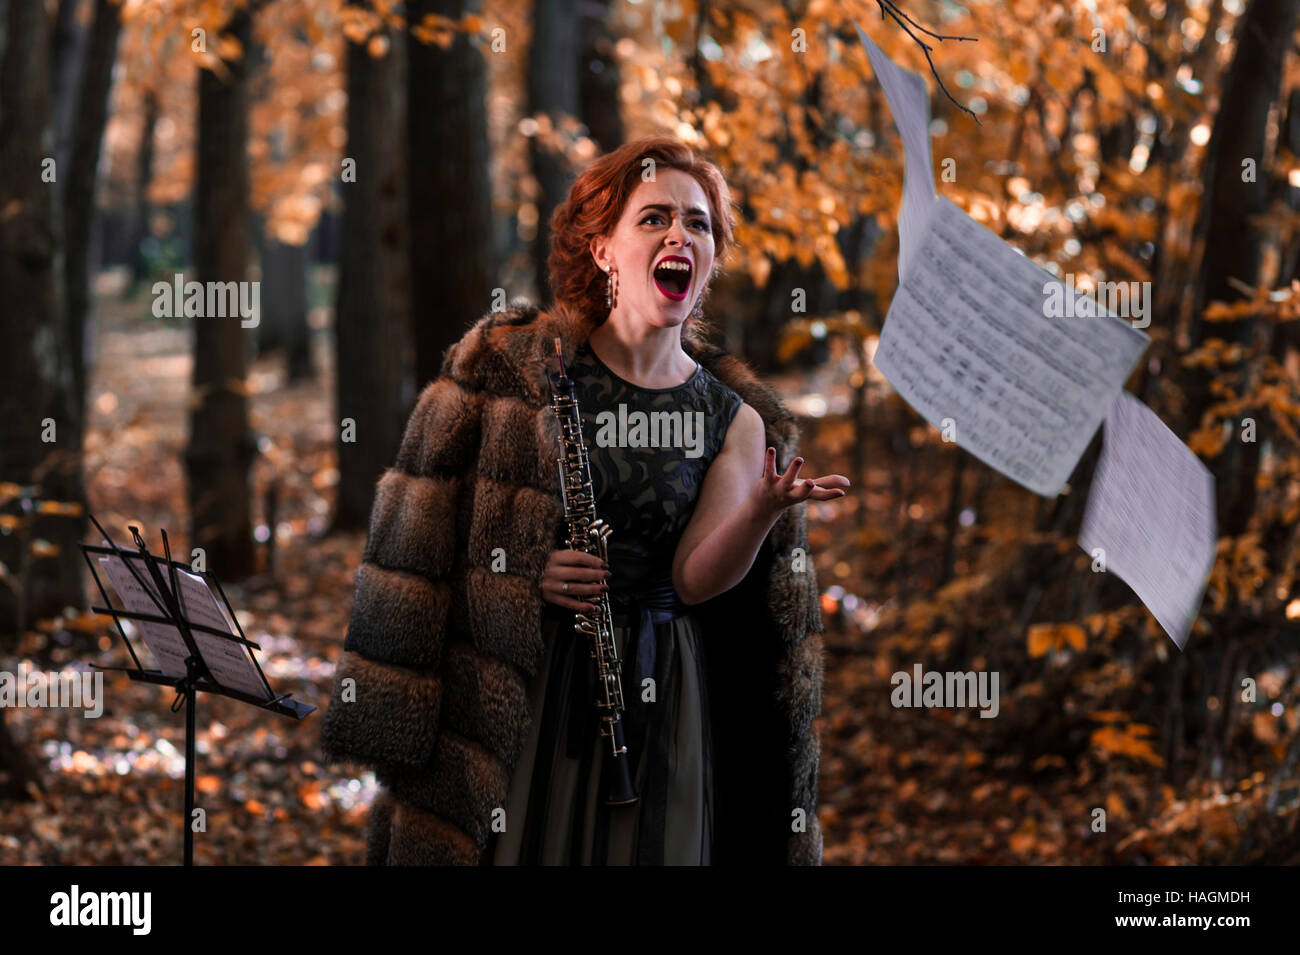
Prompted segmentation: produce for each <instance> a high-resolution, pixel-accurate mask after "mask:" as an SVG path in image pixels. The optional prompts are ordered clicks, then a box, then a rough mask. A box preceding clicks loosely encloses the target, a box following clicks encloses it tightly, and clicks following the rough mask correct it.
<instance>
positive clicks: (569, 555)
mask: <svg viewBox="0 0 1300 955" xmlns="http://www.w3.org/2000/svg"><path fill="white" fill-rule="evenodd" d="M608 579H609V565H608V564H606V563H605V562H604V561H602V560H601V559H600V558H599V557H597V556H596V555H595V554H584V553H583V552H582V551H580V550H553V551H551V557H550V559H549V560H548V561H547V562H546V570H545V571H543V572H542V599H544V600H546V601H547V602H548V603H553V604H555V605H556V606H557V607H564V608H566V609H568V610H584V611H585V610H595V609H596V605H595V604H591V603H588V602H587V601H585V600H583V599H581V598H583V597H586V596H591V595H595V594H599V593H601V592H603V591H606V590H609V584H607V583H606V581H607V580H608Z"/></svg>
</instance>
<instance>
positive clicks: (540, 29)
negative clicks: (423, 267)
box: [528, 0, 579, 301]
mask: <svg viewBox="0 0 1300 955" xmlns="http://www.w3.org/2000/svg"><path fill="white" fill-rule="evenodd" d="M578 33H579V31H578V15H577V0H537V2H536V4H535V5H534V7H533V45H532V47H531V49H530V50H529V54H528V112H529V113H530V114H531V115H533V116H538V115H545V116H547V117H548V118H549V119H550V122H551V126H552V127H556V128H558V127H559V125H560V122H561V121H562V120H563V119H564V117H566V116H576V115H577V113H578V56H579V52H578V51H579V42H578V41H579V36H578ZM542 138H543V137H541V136H533V137H531V138H530V139H529V140H528V154H529V156H530V157H531V159H532V166H533V176H534V177H535V178H536V179H537V185H538V195H537V235H536V237H535V238H534V240H533V270H534V272H535V273H536V276H537V289H538V292H539V293H541V295H542V297H543V298H544V299H545V300H546V301H551V300H552V291H551V288H550V282H549V279H550V276H549V275H548V274H547V268H546V260H547V258H548V257H549V256H550V251H551V214H552V213H553V212H554V211H555V207H556V206H558V205H559V204H560V203H561V202H563V201H564V197H565V195H566V194H567V193H568V191H569V185H570V183H571V181H572V176H573V171H572V170H571V169H570V168H569V163H568V161H567V158H566V157H565V156H564V155H562V154H559V155H557V154H556V153H555V152H554V151H553V150H552V149H551V148H549V146H548V145H547V144H546V143H544V142H541V139H542Z"/></svg>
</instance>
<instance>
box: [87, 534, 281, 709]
mask: <svg viewBox="0 0 1300 955" xmlns="http://www.w3.org/2000/svg"><path fill="white" fill-rule="evenodd" d="M104 546H105V547H107V546H108V541H104ZM124 556H125V558H126V559H128V560H131V561H133V562H134V564H135V570H136V573H137V574H139V575H140V578H141V579H142V580H143V581H144V583H145V587H147V588H148V590H147V591H146V590H145V587H142V586H141V585H140V581H138V580H137V579H136V576H135V574H132V573H131V571H130V570H129V569H128V568H127V566H126V563H125V561H124V560H123V558H122V557H101V558H99V564H100V567H101V568H103V571H104V574H105V576H107V577H108V580H109V583H111V584H112V585H113V589H114V590H116V591H117V594H118V597H119V598H120V599H121V601H122V604H123V606H124V607H125V608H126V609H127V610H130V611H132V612H134V613H147V614H153V615H156V616H164V614H162V613H160V611H159V608H158V603H161V602H162V601H161V597H160V595H159V593H158V588H157V586H156V585H155V584H154V582H153V581H152V580H151V579H150V578H149V574H148V571H147V568H146V566H145V562H144V559H143V557H142V556H141V555H139V554H135V553H131V552H129V551H127V552H124ZM176 576H177V583H178V585H179V587H180V591H181V592H180V595H179V596H180V599H181V602H182V607H183V609H184V613H185V617H186V619H188V620H189V621H190V622H192V623H197V624H200V625H202V626H205V627H211V628H212V629H213V630H220V631H223V632H225V633H229V634H231V635H232V636H235V635H237V634H236V630H235V628H234V627H232V626H231V624H230V621H228V620H227V619H226V615H225V613H224V612H223V611H222V609H221V604H220V603H219V602H218V600H217V597H216V595H215V594H213V593H212V590H211V589H210V588H209V587H208V584H207V582H206V581H205V580H204V579H203V578H202V577H200V576H198V575H197V574H192V573H189V572H188V571H178V572H177V575H176ZM168 586H170V582H169V583H168ZM155 601H158V602H157V603H156V602H155ZM134 625H135V627H136V628H137V629H138V630H139V631H140V636H141V637H142V638H143V639H144V643H145V646H147V647H148V648H149V651H150V652H151V653H152V654H153V655H154V658H155V659H156V660H157V661H158V669H159V670H161V671H162V673H163V675H164V676H169V677H181V676H184V675H185V659H186V658H187V657H188V656H189V648H188V647H186V645H185V639H184V638H183V637H182V636H181V634H180V631H179V630H177V629H176V627H175V626H173V625H171V624H167V623H154V622H151V621H148V620H137V621H134ZM191 633H192V634H193V636H194V643H195V644H196V645H197V646H198V648H199V652H200V653H202V654H203V660H204V662H206V663H207V665H208V668H209V669H210V670H211V671H212V675H213V676H215V677H216V678H217V680H218V681H219V682H220V683H221V685H222V686H225V687H228V688H230V689H232V690H238V691H239V692H241V693H247V694H248V695H250V696H255V697H258V698H261V699H266V700H269V699H271V698H272V697H273V696H274V694H273V693H272V692H271V688H270V687H269V686H267V685H266V681H265V680H264V679H262V676H261V674H260V673H258V670H257V667H256V665H255V664H254V663H253V661H252V659H250V658H249V655H248V653H249V651H248V650H246V649H245V648H244V647H243V646H242V645H241V644H238V643H235V642H234V641H232V640H225V639H223V638H221V637H217V636H214V635H212V634H210V633H204V632H203V631H201V630H193V631H191Z"/></svg>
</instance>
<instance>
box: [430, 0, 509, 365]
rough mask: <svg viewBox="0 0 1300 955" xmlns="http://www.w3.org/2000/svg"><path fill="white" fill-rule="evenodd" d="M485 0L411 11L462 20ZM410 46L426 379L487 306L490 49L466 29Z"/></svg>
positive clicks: (490, 271) (449, 1) (492, 274)
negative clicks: (440, 42) (443, 42)
mask: <svg viewBox="0 0 1300 955" xmlns="http://www.w3.org/2000/svg"><path fill="white" fill-rule="evenodd" d="M479 6H480V5H479V3H478V0H412V2H411V3H408V4H407V8H408V11H409V16H408V19H409V22H411V23H419V22H420V21H421V20H423V19H424V15H425V14H426V13H436V14H441V15H442V16H444V17H450V18H451V19H454V20H459V19H461V18H462V17H464V16H465V15H467V14H470V13H477V12H478V10H479ZM512 42H513V41H512ZM406 48H407V54H408V56H409V60H408V63H409V69H410V73H409V82H408V86H407V89H408V90H409V91H410V95H409V99H408V102H407V136H408V143H407V155H408V160H409V163H410V167H409V168H410V170H411V175H410V177H409V189H410V218H409V222H410V230H411V231H410V239H411V240H410V255H411V307H412V314H413V315H418V316H420V319H419V321H417V322H416V323H415V380H416V385H417V386H421V385H423V384H425V383H427V382H429V381H432V380H433V379H435V378H437V377H438V373H439V371H440V370H441V368H442V358H443V354H444V352H446V350H447V348H448V347H449V346H450V345H452V344H453V343H454V342H456V341H457V340H458V339H459V338H460V337H461V335H463V334H464V333H465V330H466V329H467V328H468V327H469V325H471V324H472V323H473V322H475V321H476V320H478V318H479V317H481V316H482V314H483V313H484V312H485V311H487V309H488V307H489V305H490V304H491V300H490V296H491V294H492V288H493V285H494V283H495V282H496V274H497V253H496V250H495V248H494V247H493V240H492V203H491V198H492V193H491V188H492V187H491V178H490V176H489V174H488V173H489V168H488V165H489V162H490V161H491V156H490V155H489V151H488V135H487V116H486V113H485V111H484V103H485V101H486V94H487V78H486V68H485V65H484V62H483V56H484V54H483V52H482V51H481V50H480V49H479V47H478V46H476V45H474V44H472V43H470V42H469V39H468V38H467V37H466V36H465V34H463V33H457V34H456V37H455V40H454V41H453V42H452V44H451V46H449V47H448V48H447V49H445V50H444V49H442V48H441V47H439V46H437V45H436V44H435V45H425V44H424V43H421V42H420V41H419V39H417V38H416V37H415V36H414V35H413V34H411V33H410V31H407V35H406ZM512 52H516V53H517V52H518V51H512Z"/></svg>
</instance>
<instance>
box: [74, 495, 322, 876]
mask: <svg viewBox="0 0 1300 955" xmlns="http://www.w3.org/2000/svg"><path fill="white" fill-rule="evenodd" d="M89 517H90V520H91V522H92V523H93V524H94V525H95V527H96V528H98V529H99V533H100V534H101V535H102V536H103V538H104V540H107V541H108V544H109V546H108V547H96V546H94V545H91V544H86V543H81V542H78V545H77V546H79V547H80V548H81V551H82V556H83V557H85V559H86V564H87V565H88V566H89V567H90V572H91V574H92V575H93V576H94V578H95V584H96V586H98V587H99V592H100V595H101V596H103V598H104V606H102V607H91V608H90V609H91V610H93V611H95V612H96V613H106V614H110V615H112V617H113V622H114V623H115V624H116V625H117V632H118V633H120V634H121V635H122V641H123V642H124V643H125V644H126V649H127V652H128V653H130V654H131V660H132V661H133V662H134V663H135V668H134V669H132V668H131V667H101V666H98V665H97V664H93V663H92V664H91V666H92V667H94V668H95V669H97V670H121V671H122V672H124V673H126V675H127V676H129V677H130V678H131V679H132V680H139V681H140V682H143V683H156V684H158V685H160V686H171V687H175V689H176V698H175V699H174V700H173V701H172V704H171V711H172V712H173V713H175V712H176V710H177V709H179V708H180V706H181V705H182V704H183V705H184V706H185V817H184V819H182V820H181V824H182V826H183V827H184V839H185V865H187V866H192V865H193V864H194V830H193V828H192V823H193V816H194V712H195V708H196V704H197V701H198V700H197V694H198V691H199V690H202V691H203V692H205V693H214V694H217V695H219V696H228V697H230V698H231V699H234V700H240V701H242V702H244V703H249V704H251V705H253V706H258V707H261V708H262V709H265V710H270V711H271V712H272V713H279V714H281V715H282V716H288V717H291V718H293V719H296V720H301V719H303V718H304V717H305V716H307V715H308V714H309V713H311V712H312V711H313V710H315V709H316V707H314V706H312V705H310V704H308V703H300V702H299V701H297V700H291V699H290V698H289V697H290V696H292V694H290V693H286V694H284V695H283V696H276V695H275V692H274V691H273V690H272V689H271V685H270V683H268V682H267V680H266V674H264V673H263V672H262V666H261V664H259V663H258V662H257V656H256V654H254V653H253V652H252V651H253V650H260V649H262V648H261V647H260V646H258V645H257V644H256V643H253V642H252V641H250V640H248V639H247V638H246V637H245V636H244V629H243V627H241V626H240V625H239V618H238V617H236V616H235V611H234V608H232V607H231V606H230V600H229V598H227V597H226V592H225V590H224V589H222V587H221V581H219V580H218V579H217V577H216V575H215V574H213V573H212V572H211V571H206V570H205V571H198V572H196V571H194V570H193V569H192V568H191V567H190V565H188V564H184V563H181V562H179V561H174V560H172V552H171V545H170V544H169V543H168V542H167V532H166V531H165V530H164V531H162V539H163V551H164V554H165V558H164V559H159V558H158V557H156V556H155V555H153V554H151V553H150V552H149V548H148V545H146V544H145V542H144V540H143V539H142V538H141V537H140V531H139V528H137V527H136V526H135V525H129V527H130V531H131V536H132V537H134V538H135V544H136V547H137V548H138V549H139V553H138V554H136V553H129V552H126V551H123V550H121V549H120V548H119V547H118V546H117V544H115V543H114V542H113V539H112V538H111V537H110V536H109V535H108V532H107V531H105V530H104V528H103V527H102V526H100V523H99V521H97V520H95V517H94V515H93V514H92V515H89ZM91 554H104V555H109V556H114V557H118V558H120V559H121V561H122V564H123V566H125V567H126V569H127V570H129V571H130V572H131V576H132V577H134V578H135V580H136V582H137V583H139V584H140V587H141V588H142V589H143V590H144V591H145V593H147V594H149V596H150V598H151V599H152V600H153V602H154V605H155V606H156V607H157V608H158V611H159V612H158V614H148V613H137V612H134V611H130V610H126V609H122V610H119V609H117V608H116V607H114V606H113V605H112V602H111V601H110V600H109V599H108V592H107V591H106V590H105V589H104V583H103V581H101V580H100V578H99V571H98V570H97V569H96V568H95V562H94V561H92V560H91V559H90V555H91ZM142 562H143V564H144V568H145V570H146V571H147V572H148V574H149V577H150V578H151V581H152V583H153V586H154V587H155V588H156V592H155V591H154V590H151V589H150V588H149V587H148V586H147V585H146V584H145V582H144V580H143V579H142V578H141V576H140V571H139V570H138V569H137V567H136V565H138V564H140V563H142ZM160 564H162V565H166V567H167V569H168V572H169V573H168V575H169V578H170V583H171V587H170V589H169V588H168V586H167V583H165V582H164V581H163V575H162V572H161V571H160V570H159V569H158V568H159V565H160ZM177 570H183V571H187V572H190V573H198V575H199V576H201V577H203V579H204V580H205V581H207V582H209V583H210V584H215V585H216V586H215V592H216V593H217V594H219V595H220V596H221V600H222V601H223V602H224V603H225V605H226V611H227V614H228V617H229V619H230V621H231V622H232V623H233V624H234V625H235V629H236V630H238V631H239V636H238V637H236V636H235V635H234V634H231V633H229V632H226V631H223V630H217V629H214V628H212V627H208V626H205V625H203V624H200V623H195V622H193V621H191V620H189V619H188V617H187V616H186V614H185V608H184V603H185V596H184V593H183V591H182V588H181V586H180V584H179V581H178V578H177V576H176V572H177ZM160 598H161V599H160ZM119 599H122V598H121V595H119ZM124 603H125V601H124ZM122 618H126V619H128V620H141V621H144V622H146V623H157V624H165V625H168V626H172V627H175V628H176V630H177V632H179V633H180V635H181V639H182V640H184V641H185V647H186V649H187V651H188V655H187V656H186V659H185V675H184V676H167V675H166V674H164V673H163V672H162V671H161V670H146V669H145V668H144V666H143V665H142V664H141V663H140V658H139V657H138V656H136V653H135V648H134V647H132V646H131V640H130V638H128V637H127V635H126V631H125V630H123V629H122ZM196 630H197V631H199V632H201V633H205V634H210V635H212V636H214V637H219V638H221V639H223V640H229V641H230V642H231V643H234V644H237V645H238V646H240V647H241V648H247V649H246V650H242V653H246V654H247V655H248V658H249V659H251V660H252V661H253V666H254V667H256V669H257V675H258V678H259V679H260V680H261V682H262V685H263V686H264V687H265V688H266V698H259V697H257V696H254V695H252V694H250V693H246V692H244V691H242V690H237V689H234V688H232V687H229V686H223V685H222V684H221V682H220V681H219V680H218V679H217V678H216V677H215V676H214V675H213V673H212V670H211V669H210V668H209V667H208V664H207V662H206V661H205V660H204V659H203V654H202V652H201V651H200V650H199V647H198V644H197V643H196V642H195V640H194V631H196Z"/></svg>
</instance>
